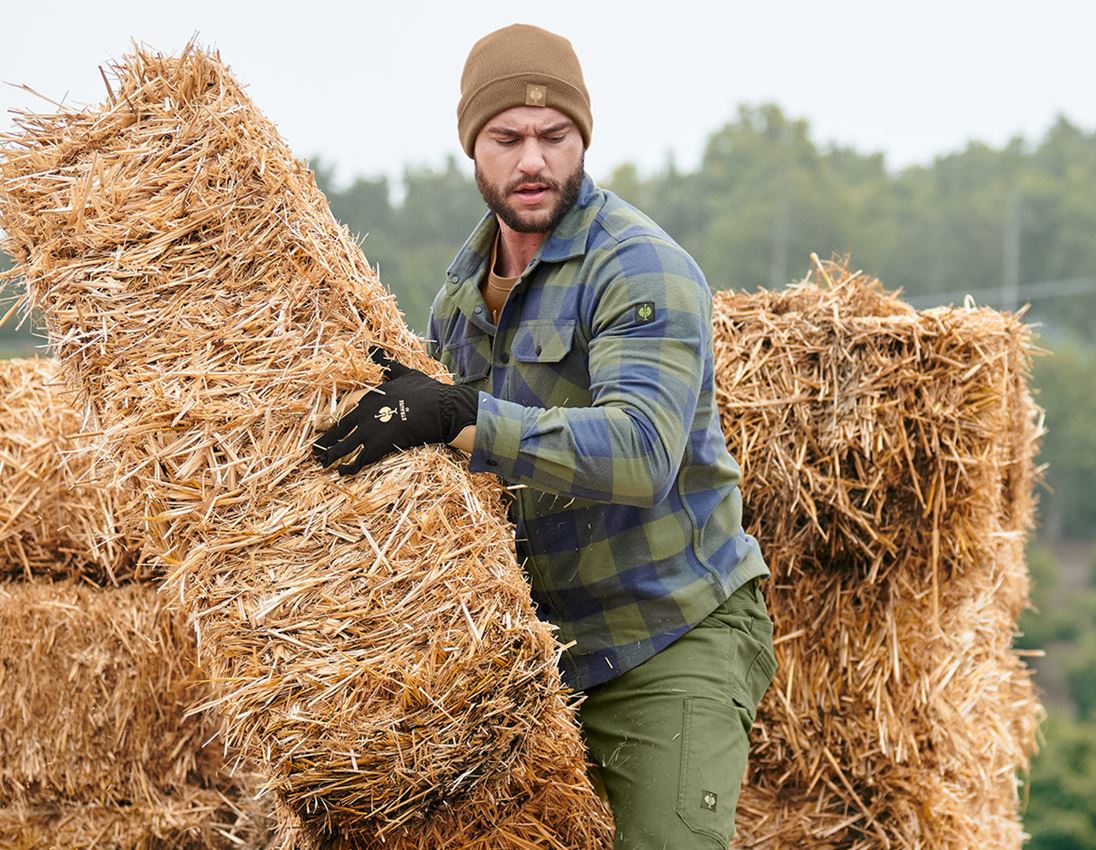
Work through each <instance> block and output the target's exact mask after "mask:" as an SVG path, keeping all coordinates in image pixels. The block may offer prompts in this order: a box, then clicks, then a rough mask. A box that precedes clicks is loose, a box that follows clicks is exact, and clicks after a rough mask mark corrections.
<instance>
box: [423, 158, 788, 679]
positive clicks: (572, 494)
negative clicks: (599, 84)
mask: <svg viewBox="0 0 1096 850" xmlns="http://www.w3.org/2000/svg"><path fill="white" fill-rule="evenodd" d="M497 228H498V224H497V222H496V219H495V217H494V216H493V215H491V214H488V215H486V216H485V217H484V219H483V220H482V221H481V222H480V224H479V225H478V226H477V228H476V229H475V231H474V232H473V233H472V235H471V236H470V237H469V238H468V241H467V242H466V243H465V245H464V247H463V248H461V250H460V252H459V253H458V254H457V257H456V259H455V260H454V261H453V264H452V265H451V266H450V268H449V271H448V280H447V282H446V283H445V284H444V285H443V288H442V290H441V291H440V292H439V293H438V295H437V297H436V298H435V299H434V304H433V307H432V308H431V315H430V334H429V336H430V340H431V341H430V350H431V353H432V354H433V355H434V356H435V357H436V358H438V359H439V360H440V361H441V362H442V363H443V364H444V365H445V366H446V367H447V368H448V369H449V371H450V372H451V373H452V374H453V376H454V378H455V380H456V381H457V382H458V383H465V384H468V385H470V386H472V387H474V388H476V389H478V390H480V393H479V410H478V413H477V418H476V442H475V449H474V451H473V453H472V458H471V469H472V470H473V471H476V472H480V471H488V472H494V473H496V474H497V475H498V476H499V477H500V478H501V479H502V480H503V482H504V483H506V484H508V485H519V486H517V487H515V488H513V490H512V492H513V495H514V502H513V504H512V506H511V513H512V516H513V519H514V520H515V522H516V524H517V554H518V558H519V560H520V561H522V562H523V564H524V566H525V569H526V571H527V573H528V576H529V581H530V584H531V586H532V595H533V601H534V602H535V604H536V606H537V610H538V613H539V615H540V616H541V617H542V618H544V619H546V620H548V621H549V622H551V623H553V624H554V625H556V626H557V627H558V628H559V635H558V636H559V639H560V641H561V642H562V643H563V644H565V645H568V644H569V647H568V648H567V649H566V650H565V651H564V653H563V655H562V656H561V659H560V666H561V670H562V673H563V677H564V680H565V681H566V682H567V683H568V684H569V685H570V686H571V687H573V688H575V689H577V690H582V689H586V688H590V687H593V686H595V685H598V684H601V683H602V682H605V681H607V680H609V679H612V678H613V677H615V676H619V675H620V674H622V673H624V672H626V671H627V670H629V669H631V668H632V667H635V666H636V665H638V664H640V663H642V662H643V661H645V660H646V659H648V658H650V657H651V656H652V655H654V654H655V653H656V652H658V651H659V650H660V649H663V648H664V647H666V646H668V645H669V644H671V643H672V642H673V641H674V640H676V639H677V638H679V637H680V636H681V635H683V634H685V632H687V631H688V630H689V629H690V628H692V627H693V626H694V625H696V624H697V623H698V622H700V621H701V620H702V619H704V617H706V616H707V615H708V614H709V613H711V612H712V611H713V610H714V609H715V608H716V607H717V606H718V605H719V604H720V603H722V602H723V601H724V600H725V599H726V598H727V597H728V596H730V594H732V593H733V592H734V591H735V590H737V589H738V588H739V587H741V586H742V585H743V584H745V583H746V582H747V581H749V580H750V579H753V578H756V577H758V576H765V575H768V572H769V571H768V568H767V567H766V565H765V562H764V559H763V558H762V556H761V551H760V549H759V547H758V545H757V542H756V541H755V540H754V539H753V538H752V537H750V536H749V535H747V534H745V533H744V532H743V531H742V522H741V516H742V500H741V495H740V493H739V489H738V480H739V468H738V465H737V464H736V463H735V461H734V460H733V459H732V458H731V456H730V455H729V454H728V453H727V448H726V444H725V442H724V438H723V434H722V432H721V430H720V426H719V412H718V410H717V408H716V401H715V394H714V384H713V377H712V372H713V365H712V327H711V292H710V290H709V289H708V285H707V283H706V282H705V280H704V276H703V274H702V273H701V271H700V269H699V268H698V267H697V265H696V263H695V262H693V259H692V258H691V257H690V256H689V255H688V254H687V253H685V251H684V250H683V249H682V248H681V247H679V246H678V245H677V244H676V243H675V242H674V241H673V240H672V239H671V238H670V237H669V236H668V235H667V234H666V233H665V232H663V231H662V230H661V229H660V228H659V227H658V226H657V225H656V224H655V223H654V222H652V221H651V220H650V219H649V218H647V217H646V216H645V215H644V214H643V213H641V212H640V211H639V210H637V209H636V208H635V207H633V206H631V205H629V204H627V203H625V202H624V201H622V200H621V199H620V198H618V197H617V196H616V195H614V194H612V193H611V192H608V191H605V190H602V189H600V188H599V187H597V186H596V185H595V184H594V183H593V181H592V180H591V179H590V178H589V177H586V178H585V180H584V182H583V186H582V190H581V192H580V195H579V199H578V202H577V203H576V205H575V206H574V207H573V208H572V209H571V210H570V211H569V212H568V213H567V214H566V216H565V217H564V218H563V220H562V221H561V222H560V223H559V225H558V226H557V227H556V229H555V230H554V231H553V232H552V233H551V234H550V235H549V237H548V238H547V239H546V240H545V241H544V243H543V244H542V245H541V248H540V250H539V251H538V252H537V255H536V256H535V257H534V258H533V260H532V261H531V262H530V263H529V265H528V267H527V268H526V269H525V271H524V272H523V273H522V275H521V277H520V278H519V279H518V281H517V283H516V284H515V286H514V288H513V290H512V291H511V293H510V296H509V298H508V299H507V301H506V303H505V305H504V306H503V308H502V312H501V314H500V316H499V322H498V326H497V327H496V326H495V325H493V324H492V323H491V318H490V314H489V312H488V310H487V307H486V306H485V304H484V302H483V297H482V296H481V294H480V282H481V281H482V280H483V277H484V275H485V274H486V271H487V262H488V258H489V257H490V255H491V245H492V242H493V241H494V238H495V233H496V231H497Z"/></svg>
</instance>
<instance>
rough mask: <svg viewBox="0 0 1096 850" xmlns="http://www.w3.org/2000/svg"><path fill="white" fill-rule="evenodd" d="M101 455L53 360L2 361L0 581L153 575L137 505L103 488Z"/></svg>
mask: <svg viewBox="0 0 1096 850" xmlns="http://www.w3.org/2000/svg"><path fill="white" fill-rule="evenodd" d="M96 449H97V446H96V438H95V437H94V436H93V435H90V434H86V433H84V432H83V426H82V423H81V419H80V416H79V415H78V414H77V412H76V410H75V408H74V407H73V404H72V396H71V394H70V393H68V392H66V391H65V389H64V387H63V386H62V385H61V382H60V380H59V379H58V377H57V366H56V364H55V363H54V362H53V361H50V360H44V359H39V358H28V359H14V360H0V572H8V573H9V574H13V573H17V574H21V575H24V576H28V577H29V576H31V575H36V574H41V573H49V574H54V575H69V574H71V575H79V576H82V577H84V578H86V579H87V580H89V581H93V582H96V583H100V584H117V583H119V582H121V581H127V580H131V579H133V578H137V577H140V576H142V575H143V574H146V573H148V572H150V570H149V568H148V567H147V565H145V564H143V563H142V561H141V557H140V555H141V537H140V531H139V528H140V512H139V509H138V508H139V506H138V504H137V502H136V501H135V499H133V498H127V497H125V495H124V492H125V491H122V490H119V489H117V488H113V489H107V488H104V487H101V486H98V485H97V484H96V482H95V474H94V467H95V462H96V457H97V451H96Z"/></svg>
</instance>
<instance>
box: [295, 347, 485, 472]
mask: <svg viewBox="0 0 1096 850" xmlns="http://www.w3.org/2000/svg"><path fill="white" fill-rule="evenodd" d="M369 356H370V357H371V358H372V359H373V361H374V362H375V363H377V364H379V365H381V366H384V367H385V368H386V369H387V370H388V374H387V376H386V377H387V380H385V382H384V383H383V384H381V385H380V386H378V387H377V389H376V390H375V391H373V392H369V393H366V394H365V395H364V396H362V399H361V401H359V402H358V406H357V407H355V408H354V409H353V410H352V411H350V413H348V414H346V416H344V417H343V418H342V419H340V420H339V421H338V423H337V424H336V425H335V427H333V428H331V429H329V430H327V431H325V432H324V433H323V434H322V435H321V436H320V438H319V439H318V440H316V442H315V443H314V444H313V446H312V454H313V456H314V457H315V458H316V460H318V461H319V462H320V463H321V464H323V465H324V466H330V465H331V464H332V463H334V462H335V461H336V460H338V459H339V458H342V457H350V458H351V459H350V460H349V461H348V462H347V463H343V464H341V465H340V466H339V474H340V475H353V474H354V473H356V472H358V471H359V470H360V469H361V468H362V467H363V466H365V465H366V464H370V463H373V462H375V461H378V460H380V459H381V458H382V457H384V456H385V455H387V454H390V453H391V452H394V451H396V450H398V449H410V448H412V447H414V446H425V445H427V444H429V443H448V442H450V441H452V440H454V439H456V437H457V435H458V434H459V433H460V432H461V430H463V429H464V427H465V426H467V425H475V424H476V406H477V403H478V397H479V393H478V392H477V391H476V390H474V389H472V388H471V387H467V386H450V385H449V384H443V383H441V382H440V381H435V380H434V379H433V378H431V377H429V376H427V375H425V374H424V373H422V372H420V371H419V370H418V369H411V368H410V367H408V366H404V365H403V364H402V363H399V362H397V361H395V360H389V359H388V358H387V357H386V356H385V355H384V354H383V353H382V352H381V351H380V350H378V349H373V350H371V351H370V352H369ZM355 449H360V451H358V454H357V455H356V456H353V452H354V450H355Z"/></svg>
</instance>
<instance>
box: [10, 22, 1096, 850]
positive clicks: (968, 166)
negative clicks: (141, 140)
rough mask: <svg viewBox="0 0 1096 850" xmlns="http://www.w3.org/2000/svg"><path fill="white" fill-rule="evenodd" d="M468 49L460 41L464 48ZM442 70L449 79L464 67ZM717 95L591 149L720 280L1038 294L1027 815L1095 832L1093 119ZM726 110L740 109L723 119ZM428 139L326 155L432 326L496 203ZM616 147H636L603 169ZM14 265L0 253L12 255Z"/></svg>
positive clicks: (378, 255)
mask: <svg viewBox="0 0 1096 850" xmlns="http://www.w3.org/2000/svg"><path fill="white" fill-rule="evenodd" d="M506 22H508V21H499V22H498V23H506ZM546 25H548V26H555V27H556V28H558V29H560V30H563V29H564V27H563V25H561V24H558V23H552V22H546ZM490 28H491V27H490V26H487V25H484V26H483V27H481V28H480V29H482V31H483V32H486V31H487V30H488V29H490ZM469 43H470V42H469ZM578 46H579V47H580V52H581V47H582V45H581V44H578ZM466 47H467V45H466V44H465V43H464V42H463V41H462V42H461V44H460V45H459V47H454V48H453V51H452V52H453V54H454V56H458V54H459V56H458V61H459V60H460V59H463V53H464V50H465V49H466ZM169 48H170V45H164V49H169ZM239 70H241V71H242V72H243V73H244V75H247V73H248V68H247V67H246V66H243V65H241V66H240V68H239ZM4 77H5V79H8V78H10V77H9V76H8V75H7V74H6V73H5V75H4ZM22 81H23V80H22V79H19V80H17V82H22ZM27 81H28V82H33V79H28V80H27ZM444 84H445V93H446V94H447V95H449V94H452V92H453V90H454V88H455V81H454V80H450V79H446V80H444ZM392 85H395V84H392ZM595 94H597V95H599V96H600V97H601V99H602V100H603V101H604V100H608V99H611V93H610V92H607V91H604V90H602V91H595ZM733 94H734V92H731V93H729V94H727V96H726V97H723V96H721V97H719V98H718V99H717V100H718V103H725V102H728V99H729V98H730V97H731V95H733ZM256 97H257V98H258V99H259V100H260V102H264V101H263V100H262V97H261V93H259V92H257V93H256ZM6 102H7V100H5V103H6ZM595 103H596V100H595ZM446 109H449V106H448V105H447V106H446ZM713 112H714V117H713V118H712V120H711V122H710V125H709V126H713V127H715V129H714V130H712V131H711V132H710V133H708V134H707V136H706V138H705V139H704V140H703V142H702V143H701V144H700V145H698V147H699V150H700V153H699V155H698V156H696V157H693V158H691V160H690V161H689V162H688V164H680V163H678V162H675V160H674V158H673V156H671V155H667V157H666V159H665V161H664V162H663V163H662V165H660V166H655V167H652V165H651V164H650V161H649V159H648V160H647V161H644V162H629V159H628V158H629V156H631V155H632V154H631V153H630V150H629V147H628V145H627V142H626V140H625V141H620V140H614V141H613V143H612V144H611V145H610V146H609V150H606V149H605V141H606V139H605V137H603V138H602V143H601V145H599V147H601V150H600V153H599V157H600V158H599V159H598V160H597V161H596V162H595V161H594V160H593V159H591V166H592V167H591V173H592V175H593V176H594V177H595V179H597V180H598V181H599V182H600V183H602V184H603V185H606V186H608V187H609V188H611V189H613V190H615V191H617V192H618V193H619V194H621V195H622V196H623V197H624V198H626V199H627V200H629V201H632V202H634V203H636V204H637V205H638V206H640V207H641V208H642V209H643V210H645V211H646V212H647V213H649V214H650V215H651V216H652V217H653V218H654V219H655V220H656V221H657V222H658V223H659V224H661V225H662V226H663V227H664V228H665V229H666V230H667V231H668V232H669V233H670V235H671V236H673V237H674V238H675V239H676V240H678V241H679V242H680V243H681V244H682V245H684V247H685V248H686V249H688V250H689V251H690V252H691V253H692V254H693V255H694V256H695V257H696V258H697V260H698V261H699V262H700V265H701V267H702V268H703V270H704V272H705V274H706V275H707V277H708V281H709V283H710V284H711V286H712V288H713V289H724V288H735V289H747V290H751V289H754V288H756V287H758V286H765V287H769V288H773V287H776V288H779V287H782V286H784V285H785V284H786V283H788V282H790V281H792V280H795V279H798V278H800V277H802V276H803V275H804V274H805V272H806V271H807V269H808V263H809V259H808V258H809V256H810V254H811V252H816V253H818V254H819V255H820V256H822V257H826V256H828V255H829V254H831V253H840V254H844V253H851V255H852V260H851V265H852V267H854V268H862V269H864V270H865V271H866V272H868V273H869V274H871V275H873V276H877V277H879V278H881V279H882V281H883V282H884V283H885V285H886V286H888V287H889V288H892V289H897V288H901V289H902V290H903V293H904V297H905V298H906V299H907V300H909V301H910V303H912V304H913V305H914V306H916V307H919V308H926V307H932V306H936V305H939V304H948V303H956V304H958V303H963V301H964V299H965V298H966V297H967V296H968V295H970V296H971V297H973V298H974V300H975V301H976V302H977V303H978V304H980V305H985V306H992V307H997V308H1000V309H1006V310H1016V309H1020V308H1022V307H1024V305H1030V306H1028V307H1027V313H1026V320H1027V321H1030V322H1032V323H1035V324H1036V325H1037V326H1038V328H1037V331H1038V334H1039V341H1040V345H1041V346H1042V347H1043V348H1044V349H1046V350H1047V354H1046V355H1045V356H1041V357H1039V358H1037V359H1036V363H1035V372H1034V376H1033V384H1034V386H1035V388H1036V390H1037V393H1038V395H1037V402H1038V403H1039V404H1040V405H1041V406H1042V407H1043V408H1044V410H1045V412H1046V429H1047V433H1046V436H1045V437H1044V438H1043V441H1042V447H1041V452H1040V456H1039V459H1040V462H1041V463H1042V464H1044V465H1045V471H1044V475H1043V484H1042V486H1041V487H1040V488H1039V528H1038V532H1037V534H1036V536H1035V538H1034V539H1033V540H1032V542H1031V544H1030V547H1029V552H1028V558H1029V565H1030V568H1031V571H1032V575H1033V579H1034V592H1033V596H1034V600H1035V604H1036V609H1035V610H1032V611H1029V612H1028V613H1027V614H1026V615H1025V618H1024V620H1023V623H1022V628H1023V634H1022V636H1020V637H1018V638H1017V645H1018V646H1019V647H1021V648H1023V649H1025V650H1030V651H1031V652H1032V655H1031V657H1030V659H1029V660H1030V663H1031V664H1032V665H1033V666H1034V668H1035V670H1036V680H1037V682H1038V684H1039V685H1040V687H1041V688H1042V691H1043V697H1044V701H1045V703H1046V706H1047V711H1048V717H1047V719H1046V721H1045V723H1044V724H1043V735H1044V738H1045V740H1044V744H1043V747H1042V752H1041V754H1040V755H1039V757H1038V758H1037V759H1036V761H1035V765H1034V768H1033V771H1032V775H1031V777H1029V783H1028V789H1027V790H1028V802H1027V807H1026V813H1025V820H1024V822H1025V828H1026V829H1027V831H1028V832H1029V833H1031V835H1032V839H1031V842H1030V844H1029V845H1028V846H1029V847H1031V848H1033V850H1066V848H1069V849H1070V850H1096V793H1094V791H1093V789H1096V493H1094V488H1093V482H1094V480H1096V330H1094V328H1096V127H1092V126H1085V125H1083V124H1081V123H1078V122H1076V121H1075V120H1072V119H1071V118H1070V117H1069V116H1067V115H1062V116H1060V117H1059V118H1057V119H1056V120H1054V121H1052V122H1051V123H1049V124H1048V125H1046V126H1044V127H1042V128H1041V129H1040V130H1038V131H1032V132H1027V133H1026V134H1025V135H1022V136H1017V137H1015V138H1013V139H1011V140H1010V141H1004V142H998V143H983V142H979V141H970V142H969V143H966V144H959V145H956V146H954V147H953V149H951V150H950V151H946V152H944V153H939V154H937V155H935V156H933V157H931V158H929V159H926V160H924V161H921V162H918V163H916V164H903V165H902V166H901V167H898V166H895V165H893V164H891V163H890V162H889V161H888V158H887V156H885V155H884V154H883V153H874V152H873V153H866V152H863V151H862V150H860V149H858V148H855V147H850V146H846V145H842V144H835V143H832V142H823V141H820V139H821V138H823V137H827V138H828V137H832V135H833V134H832V132H831V131H830V129H827V131H826V132H825V133H823V132H820V131H818V130H816V129H815V125H813V124H812V123H811V122H809V121H808V120H807V119H805V118H801V117H799V115H798V114H795V113H792V111H791V110H790V109H785V108H782V107H781V106H778V105H776V104H775V103H765V102H760V103H755V104H754V105H750V106H744V107H741V108H740V109H739V110H738V111H737V113H736V114H731V113H730V112H729V111H727V110H723V111H722V112H721V111H719V110H718V109H715V110H713ZM449 114H450V113H449V112H446V113H445V115H444V116H443V117H445V118H448V117H449ZM720 115H722V116H724V117H727V116H729V118H727V120H725V123H723V125H722V126H716V125H718V124H719V120H720V119H719V116H720ZM386 123H387V122H386ZM446 146H447V148H450V149H455V140H452V139H451V138H448V137H447V139H446ZM311 150H314V148H313V149H311ZM311 150H310V149H303V150H299V151H298V153H300V154H309V153H311ZM416 156H417V154H414V155H409V156H408V160H415V164H413V165H408V166H406V167H405V168H404V169H403V171H402V173H400V174H398V176H394V172H393V171H392V169H391V168H390V167H389V166H388V165H387V164H385V165H383V166H381V165H378V166H377V169H376V171H375V172H366V173H358V174H355V173H353V172H354V171H355V169H356V168H357V167H358V166H356V165H354V164H350V165H349V166H348V164H347V161H344V160H342V159H336V158H334V157H332V156H331V155H330V154H328V155H326V156H315V157H313V159H312V162H311V165H312V167H313V168H314V170H315V172H316V175H317V178H318V181H319V183H320V186H321V189H323V191H324V192H325V193H326V194H327V196H328V198H329V199H330V201H331V205H332V208H333V210H334V212H335V214H336V216H337V217H338V218H339V219H340V220H341V221H343V222H344V223H346V224H347V225H348V226H349V227H350V229H351V230H352V231H353V232H355V233H358V234H361V236H362V238H363V239H364V243H363V247H364V250H365V253H366V255H367V256H368V257H369V259H370V260H371V262H373V263H374V264H375V265H377V266H379V270H380V274H381V278H382V280H384V281H385V283H386V284H387V286H388V287H389V288H391V289H392V290H393V291H394V292H395V293H396V295H397V298H398V301H399V304H400V306H401V308H402V309H403V311H404V312H405V313H406V315H407V319H408V321H409V323H410V324H411V326H412V327H413V328H415V329H416V330H418V331H420V332H425V330H426V317H427V313H428V309H429V304H430V301H431V299H432V298H433V295H434V293H435V292H436V291H437V288H438V287H439V285H440V283H441V282H442V280H443V279H444V272H445V269H446V267H447V266H448V264H449V262H450V260H451V258H452V257H453V255H454V254H455V252H456V250H457V249H458V248H459V246H460V244H461V242H462V241H463V239H464V238H465V237H466V236H467V234H468V233H469V232H470V231H471V229H472V227H473V226H474V224H475V222H476V221H477V220H478V218H479V217H480V216H481V215H482V213H483V205H482V202H481V200H480V197H479V195H478V193H477V191H476V189H475V185H474V182H473V180H472V177H471V175H470V173H469V168H468V165H467V163H466V162H464V161H463V160H458V159H455V158H453V157H450V158H446V159H440V160H438V159H436V160H435V161H434V164H433V165H423V164H422V161H421V159H415V157H416ZM908 159H909V158H908V157H907V162H908ZM607 160H608V161H611V162H614V163H620V164H617V165H615V167H612V168H608V169H605V168H604V166H603V165H602V163H604V162H605V161H607ZM594 166H596V167H594ZM8 265H9V259H8V258H7V257H6V256H5V255H3V254H0V269H6V268H7V267H8ZM6 304H7V299H4V304H3V305H2V306H0V313H2V312H4V309H6ZM43 344H44V341H43V340H42V339H41V337H40V336H36V333H35V329H34V328H33V327H31V326H30V325H29V324H25V325H24V326H23V327H22V328H19V329H17V328H16V327H15V321H9V322H8V324H7V325H6V326H4V327H3V328H0V357H12V356H25V355H28V354H31V353H34V352H35V351H38V352H39V353H45V352H44V350H43V348H42V346H43Z"/></svg>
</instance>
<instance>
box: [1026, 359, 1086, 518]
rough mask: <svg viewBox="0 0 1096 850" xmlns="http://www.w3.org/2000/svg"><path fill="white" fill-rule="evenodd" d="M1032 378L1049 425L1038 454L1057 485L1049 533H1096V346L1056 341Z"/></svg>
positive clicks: (1047, 507) (1048, 499)
mask: <svg viewBox="0 0 1096 850" xmlns="http://www.w3.org/2000/svg"><path fill="white" fill-rule="evenodd" d="M1034 384H1035V386H1036V388H1037V390H1038V394H1039V395H1038V401H1039V403H1040V404H1041V405H1042V406H1043V408H1044V409H1045V410H1046V421H1047V426H1048V429H1047V435H1046V437H1044V439H1043V445H1042V449H1041V451H1040V460H1041V461H1042V462H1044V463H1046V464H1048V465H1049V475H1048V478H1049V481H1050V483H1051V487H1052V488H1053V490H1052V492H1051V493H1048V494H1047V495H1046V496H1045V497H1044V499H1043V502H1044V507H1043V517H1044V525H1045V526H1046V534H1047V536H1050V535H1063V536H1067V537H1085V538H1092V537H1096V534H1094V533H1093V532H1094V530H1096V499H1093V494H1092V482H1093V481H1096V392H1094V388H1096V352H1094V351H1093V350H1092V349H1088V348H1083V347H1081V346H1080V345H1079V344H1077V343H1070V342H1063V343H1060V344H1058V345H1056V346H1055V348H1054V353H1053V355H1052V356H1049V357H1041V358H1039V359H1038V360H1037V361H1036V364H1035V375H1034Z"/></svg>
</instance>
